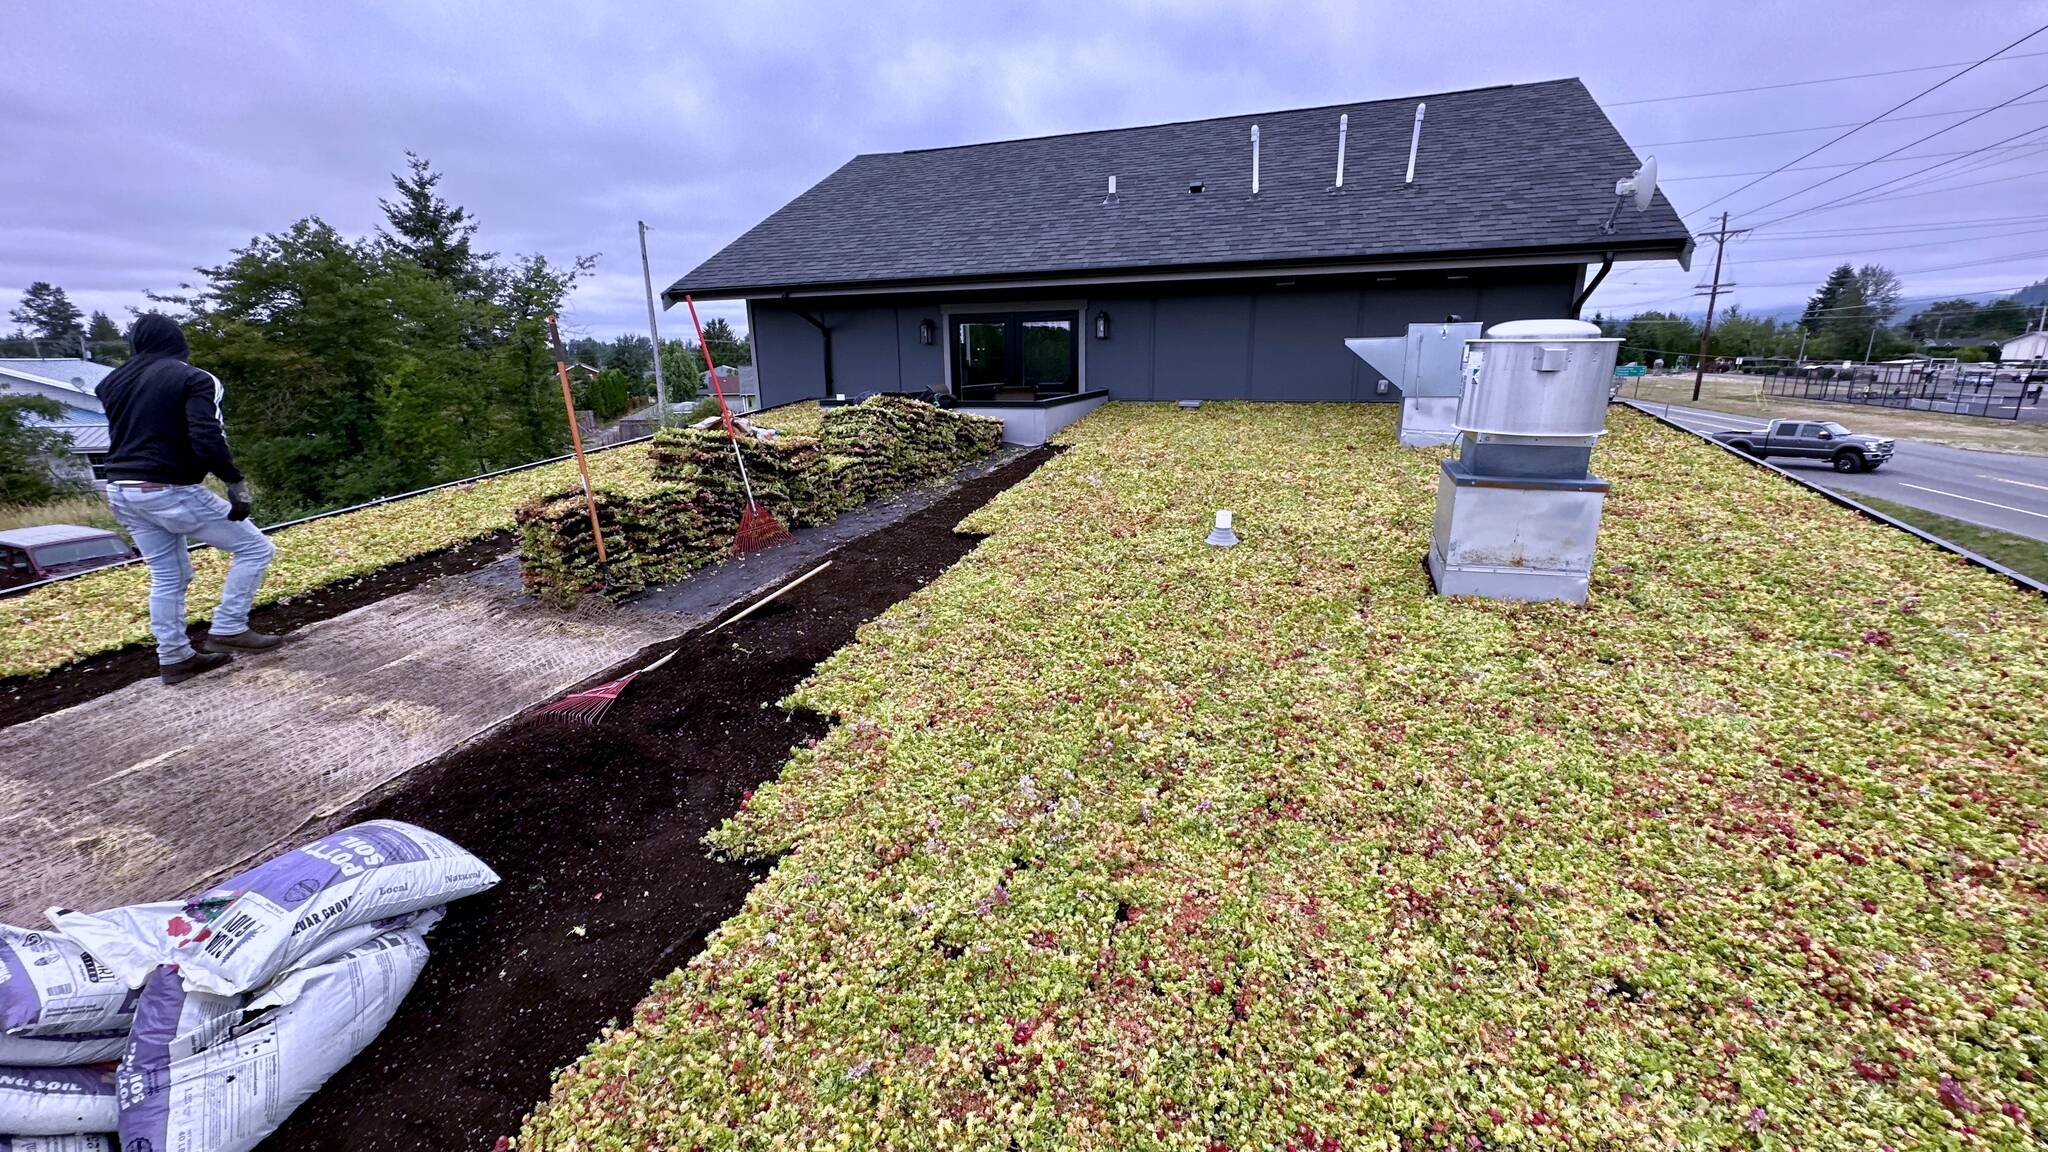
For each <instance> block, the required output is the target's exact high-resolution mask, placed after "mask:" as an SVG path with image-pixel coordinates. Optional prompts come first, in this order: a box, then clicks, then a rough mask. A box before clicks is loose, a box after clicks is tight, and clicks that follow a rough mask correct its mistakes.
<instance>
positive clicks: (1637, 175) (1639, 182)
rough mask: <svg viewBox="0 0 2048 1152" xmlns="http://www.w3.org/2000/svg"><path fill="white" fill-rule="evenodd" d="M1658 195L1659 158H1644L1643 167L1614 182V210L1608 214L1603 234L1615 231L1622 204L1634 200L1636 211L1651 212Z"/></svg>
mask: <svg viewBox="0 0 2048 1152" xmlns="http://www.w3.org/2000/svg"><path fill="white" fill-rule="evenodd" d="M1656 195H1657V158H1656V157H1655V156H1645V157H1643V165H1642V167H1640V168H1637V169H1636V170H1635V172H1633V173H1632V174H1630V175H1629V176H1627V177H1626V178H1624V179H1621V180H1616V181H1615V182H1614V209H1613V211H1611V212H1609V213H1608V214H1607V224H1606V226H1605V227H1603V228H1602V229H1601V231H1602V232H1612V231H1614V218H1615V216H1617V215H1619V214H1620V213H1621V202H1622V201H1623V200H1633V201H1634V202H1635V206H1636V211H1638V212H1647V211H1649V210H1650V201H1651V200H1652V199H1654V198H1655V197H1656Z"/></svg>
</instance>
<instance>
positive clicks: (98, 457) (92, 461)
mask: <svg viewBox="0 0 2048 1152" xmlns="http://www.w3.org/2000/svg"><path fill="white" fill-rule="evenodd" d="M80 455H81V456H84V457H85V464H86V467H88V468H90V469H92V478H93V479H95V480H99V481H103V482H104V481H105V480H106V478H107V454H106V453H105V452H81V453H80Z"/></svg>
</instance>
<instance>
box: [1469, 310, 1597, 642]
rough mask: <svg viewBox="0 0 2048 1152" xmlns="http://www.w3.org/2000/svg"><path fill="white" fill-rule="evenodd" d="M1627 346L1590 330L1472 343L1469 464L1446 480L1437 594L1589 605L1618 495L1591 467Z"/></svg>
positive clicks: (1529, 332) (1552, 330)
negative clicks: (1604, 513)
mask: <svg viewBox="0 0 2048 1152" xmlns="http://www.w3.org/2000/svg"><path fill="white" fill-rule="evenodd" d="M1620 343H1621V341H1620V340H1618V339H1611V338H1607V337H1603V336H1601V335H1600V329H1599V328H1598V327H1597V326H1595V325H1592V324H1588V323H1585V322H1583V321H1579V320H1517V321H1512V322H1509V323H1506V324H1496V325H1494V326H1493V327H1492V328H1490V329H1488V330H1487V332H1486V335H1485V336H1483V337H1481V338H1480V339H1476V340H1473V341H1471V343H1470V353H1471V354H1470V357H1469V359H1468V362H1469V363H1473V364H1476V371H1475V372H1474V375H1473V377H1472V380H1471V382H1470V383H1469V384H1468V385H1467V386H1466V388H1465V390H1464V395H1463V396H1462V397H1461V398H1460V399H1459V401H1458V406H1457V416H1456V424H1457V429H1458V433H1457V438H1458V455H1457V457H1456V458H1454V459H1450V460H1446V461H1444V462H1443V466H1442V471H1441V473H1440V475H1439V476H1438V479H1437V499H1436V523H1435V528H1434V531H1433V532H1432V534H1431V540H1430V549H1429V571H1430V575H1431V576H1432V578H1434V579H1435V581H1436V587H1437V591H1438V592H1441V593H1443V594H1445V595H1448V596H1486V597H1490V598H1493V599H1501V600H1565V601H1570V602H1572V603H1580V602H1583V601H1584V600H1585V599H1586V586H1587V582H1588V580H1589V579H1590V578H1591V576H1592V571H1593V543H1594V539H1595V538H1596V537H1597V536H1598V535H1599V531H1600V513H1601V509H1602V506H1603V504H1604V503H1605V501H1606V497H1607V482H1606V481H1605V480H1601V479H1599V478H1598V477H1596V476H1594V475H1592V473H1591V472H1590V471H1589V468H1590V465H1591V462H1592V455H1593V446H1594V444H1595V443H1596V442H1598V440H1599V437H1600V436H1601V434H1602V433H1604V432H1606V430H1607V392H1608V387H1609V383H1610V378H1611V377H1612V376H1613V374H1614V356H1615V352H1616V351H1617V348H1618V346H1619V345H1620Z"/></svg>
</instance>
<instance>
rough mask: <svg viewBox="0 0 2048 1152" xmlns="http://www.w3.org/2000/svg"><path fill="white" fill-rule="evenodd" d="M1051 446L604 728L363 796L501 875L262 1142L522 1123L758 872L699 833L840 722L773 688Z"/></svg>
mask: <svg viewBox="0 0 2048 1152" xmlns="http://www.w3.org/2000/svg"><path fill="white" fill-rule="evenodd" d="M1048 452H1049V450H1040V451H1038V452H1035V453H1033V454H1031V455H1029V456H1026V457H1024V458H1022V459H1020V460H1018V461H1016V462H1014V463H1012V464H1010V465H1009V466H1007V467H1005V468H1002V469H999V470H998V471H996V472H994V473H992V474H990V475H988V476H986V477H982V478H980V479H976V480H971V481H968V482H967V483H965V484H963V485H962V486H961V487H960V488H958V489H956V490H955V491H953V492H952V493H950V494H948V495H947V496H945V497H944V498H942V499H940V500H939V501H938V502H937V503H936V504H934V505H933V506H931V507H930V508H927V509H925V510H924V511H921V512H918V513H915V514H913V515H911V516H910V517H908V518H907V519H905V520H903V521H901V522H899V523H897V524H896V525H894V526H892V527H888V528H884V529H882V530H880V531H877V532H875V533H873V534H871V535H869V536H865V537H862V538H860V539H858V540H854V541H852V542H850V543H848V544H846V545H844V546H843V547H841V548H840V549H839V550H838V551H837V552H835V553H833V554H832V557H831V559H832V568H831V570H830V571H828V572H826V573H825V574H824V575H822V576H819V577H818V578H817V579H815V580H812V581H810V582H808V583H806V584H804V585H803V586H802V587H800V588H797V589H795V590H794V591H792V592H791V593H790V594H789V595H787V596H785V597H783V598H782V599H779V600H777V601H775V602H774V603H773V604H771V605H770V606H768V607H767V608H764V609H762V610H761V611H759V612H757V613H755V614H754V615H752V616H750V617H748V618H747V619H746V620H744V621H742V622H741V623H739V624H737V625H734V626H733V627H730V628H727V629H726V630H725V631H723V632H720V633H718V634H717V635H715V636H714V635H707V634H705V633H703V632H699V633H696V634H693V635H692V636H690V637H688V638H686V639H685V640H684V641H682V642H681V651H680V653H679V654H678V655H677V656H676V658H675V659H674V660H672V661H671V662H670V663H669V664H668V665H667V666H666V667H664V668H661V669H659V670H657V671H655V672H652V673H649V674H648V675H645V676H642V677H641V678H640V679H638V680H636V681H635V682H634V683H633V685H632V686H631V687H630V688H629V689H628V690H627V691H626V692H625V694H624V695H623V696H622V697H621V698H620V700H619V701H618V703H617V704H616V705H615V706H614V707H613V708H612V711H611V712H610V713H609V714H608V715H607V716H606V717H605V719H604V721H603V722H602V723H601V724H599V725H597V726H595V727H582V726H572V725H568V724H564V723H561V722H556V721H538V722H519V723H515V724H514V725H513V726H511V727H508V728H505V729H501V730H500V731H499V732H498V733H496V734H494V735H493V736H491V737H489V738H487V739H485V740H483V741H481V742H479V743H477V744H474V745H471V746H470V747H468V748H465V749H462V750H460V751H458V752H455V753H453V754H451V755H449V756H447V757H444V758H443V759H441V760H439V761H436V762H435V763H433V764H431V765H428V766H426V767H423V768H420V769H418V770H416V771H414V772H412V773H411V774H409V775H408V776H407V777H405V778H404V779H403V780H402V781H401V782H400V783H399V784H398V785H397V787H396V791H395V792H393V793H391V794H389V795H387V796H385V797H383V798H381V799H378V800H374V801H372V802H371V803H370V804H369V805H368V806H367V809H366V810H365V811H362V812H360V813H357V814H354V815H355V816H356V818H360V819H371V818H386V819H396V820H405V821H409V822H412V823H416V824H420V825H422V826H424V827H427V828H430V829H433V830H434V831H435V832H438V833H440V834H442V835H444V836H448V837H450V838H452V839H453V840H455V841H456V842H457V843H459V844H462V845H463V846H465V847H467V848H469V849H470V850H471V851H474V852H475V853H477V855H479V856H481V857H482V858H483V859H484V860H485V861H486V862H488V863H489V864H490V865H491V866H492V867H493V868H495V869H497V870H498V872H499V873H500V875H501V876H502V877H503V882H502V883H500V884H499V885H498V887H497V888H495V889H494V890H492V891H491V892H489V893H487V894H485V895H483V896H479V897H476V898H473V899H469V900H463V901H459V902H457V903H456V904H455V905H453V906H452V907H451V908H450V909H449V915H448V918H447V919H446V920H444V921H443V922H442V923H441V925H440V926H439V927H437V928H436V929H435V930H434V933H433V935H432V936H431V937H429V938H428V941H427V942H428V945H429V947H430V948H431V949H432V958H431V959H430V960H429V962H428V964H427V968H426V972H425V973H424V974H423V975H422V976H421V977H420V981H419V983H418V984H417V985H416V986H415V987H414V988H413V991H412V994H411V995H410V996H409V997H408V998H407V1000H406V1002H405V1004H404V1006H403V1007H402V1008H401V1010H400V1013H399V1016H398V1018H397V1019H396V1020H394V1021H393V1022H392V1023H391V1026H390V1027H389V1028H387V1029H386V1030H385V1032H384V1034H383V1035H382V1036H380V1037H379V1038H378V1039H377V1041H376V1042H375V1043H373V1044H372V1045H371V1046H370V1047H369V1048H368V1049H367V1050H365V1051H364V1052H363V1053H362V1054H361V1055H360V1056H358V1057H357V1058H356V1060H355V1061H354V1062H353V1063H351V1064H350V1065H349V1066H348V1067H347V1068H345V1069H343V1070H342V1071H341V1072H340V1073H339V1074H338V1075H336V1076H335V1077H334V1079H333V1080H331V1081H330V1082H329V1083H328V1084H327V1086H326V1087H325V1088H323V1089H322V1090H321V1091H320V1093H319V1094H318V1095H317V1096H315V1097H314V1098H313V1099H312V1100H310V1101H308V1102H307V1103H306V1105H305V1106H304V1107H302V1108H300V1109H299V1110H298V1112H297V1113H296V1114H295V1115H293V1116H292V1118H291V1119H290V1120H289V1121H288V1122H287V1123H286V1125H285V1126H284V1128H282V1129H281V1130H280V1131H279V1132H278V1133H277V1134H276V1135H275V1136H273V1137H272V1138H271V1139H270V1140H268V1141H266V1142H265V1143H264V1146H263V1147H264V1152H304V1150H311V1149H335V1150H339V1149H348V1150H350V1152H374V1150H386V1149H388V1150H391V1152H398V1150H401V1149H402V1150H405V1152H412V1150H414V1149H420V1148H433V1149H447V1150H451V1152H452V1150H458V1149H475V1150H479V1152H480V1150H483V1149H488V1148H490V1147H492V1145H493V1144H494V1143H495V1142H496V1140H497V1139H498V1138H499V1137H500V1136H507V1135H512V1134H514V1133H515V1132H516V1131H517V1129H518V1127H519V1123H520V1121H521V1119H522V1118H523V1117H524V1116H525V1115H526V1113H527V1112H528V1111H529V1110H530V1109H531V1108H532V1107H533V1106H534V1105H535V1104H537V1103H538V1102H539V1101H540V1100H541V1099H542V1098H543V1097H545V1096H546V1094H547V1091H548V1086H549V1082H550V1080H551V1078H552V1075H553V1073H554V1071H555V1070H556V1069H557V1068H560V1067H561V1066H563V1065H565V1064H567V1063H569V1062H570V1061H572V1060H574V1059H575V1058H576V1057H577V1056H579V1055H580V1054H581V1053H582V1052H583V1051H584V1049H585V1047H586V1046H588V1045H589V1043H590V1042H591V1040H592V1039H594V1038H595V1037H596V1035H597V1032H598V1030H599V1029H600V1028H601V1027H603V1026H604V1025H605V1023H606V1022H607V1021H615V1020H616V1021H623V1020H625V1019H627V1018H628V1017H629V1016H630V1014H631V1012H632V1009H633V1005H634V1004H635V1003H636V1002H638V1001H639V999H640V998H641V997H642V996H644V995H645V994H646V993H647V991H648V989H649V987H650V985H652V984H653V982H654V981H655V980H656V979H658V978H660V977H661V976H663V975H666V974H667V973H669V972H671V971H673V970H674V969H676V968H678V967H680V966H682V965H683V964H684V963H686V962H687V961H688V960H689V959H690V958H691V957H692V956H694V955H696V953H697V951H698V949H700V948H701V947H702V946H703V944H704V939H705V937H706V936H707V935H708V934H709V933H710V932H711V930H712V929H713V928H716V927H717V926H718V925H719V924H720V923H722V922H724V921H725V920H726V919H727V918H728V917H729V916H731V915H732V914H733V913H734V912H735V911H737V910H738V909H739V906H740V902H741V901H742V900H743V899H744V898H745V897H746V894H747V891H748V889H750V888H752V887H753V885H754V884H755V883H756V882H757V881H758V880H760V879H761V877H762V875H763V874H764V870H763V869H762V868H760V867H747V866H743V865H739V864H734V863H730V862H726V861H721V860H716V859H713V858H712V857H711V856H710V855H709V853H708V852H707V850H706V849H705V848H704V846H703V844H702V843H701V841H702V838H703V836H704V834H705V833H707V832H709V831H710V830H711V829H713V828H714V827H716V826H717V825H718V824H719V823H720V822H721V821H722V820H724V819H725V818H726V817H727V816H729V815H730V814H731V813H732V812H733V811H734V810H735V809H736V808H737V807H738V806H739V803H740V800H741V799H742V797H744V796H745V794H746V793H747V792H749V791H751V790H752V789H754V788H756V787H758V786H760V785H761V784H762V783H763V782H765V781H767V780H769V779H771V778H773V777H774V776H775V774H776V773H777V772H778V771H779V770H780V769H781V767H782V764H783V762H784V761H785V760H786V759H787V758H788V755H789V751H790V749H791V748H792V747H794V746H796V745H798V744H801V743H802V742H804V741H806V740H812V739H815V738H817V737H818V736H820V735H822V734H823V733H824V732H825V730H826V727H827V723H826V721H825V719H824V718H822V717H818V716H814V715H810V714H794V715H793V714H790V713H787V712H785V711H783V710H782V709H780V708H777V707H775V706H774V702H775V701H777V700H779V699H780V698H782V697H783V696H784V695H785V694H787V693H788V692H789V690H790V689H791V688H793V687H795V686H796V684H797V683H798V682H799V681H801V680H802V679H803V678H804V677H805V676H806V675H808V674H809V673H810V671H811V669H812V668H813V667H815V666H816V665H817V663H818V662H819V661H820V660H823V659H824V658H825V657H826V656H829V655H831V654H832V653H833V652H834V651H836V650H837V649H839V648H840V647H842V646H844V645H845V644H846V643H847V642H848V641H849V640H851V639H852V638H853V633H854V629H856V628H858V627H859V626H860V625H861V624H862V623H864V622H866V621H868V620H871V619H873V618H874V617H875V616H877V615H879V614H880V613H881V612H882V610H883V609H885V608H887V607H889V606H890V605H891V604H894V603H896V602H897V601H899V600H901V599H903V598H904V597H906V596H908V595H910V594H911V593H912V592H914V591H916V590H917V589H918V588H920V587H922V586H923V585H924V584H926V583H928V582H929V581H930V580H931V579H932V578H933V577H935V576H937V575H938V574H939V573H940V572H941V571H943V570H944V569H945V568H947V567H948V566H950V565H951V564H952V563H953V562H954V561H956V560H958V559H959V558H960V557H961V556H963V555H965V554H966V553H967V552H968V551H969V550H970V549H971V548H973V546H974V543H975V541H974V539H973V538H971V537H966V536H960V535H957V534H955V533H954V532H953V530H952V529H953V525H954V524H956V523H958V522H959V521H960V519H961V517H963V516H965V515H966V514H967V513H968V512H970V511H972V510H973V509H975V508H977V507H979V506H981V505H982V504H983V503H985V502H987V501H988V499H989V498H990V497H992V496H994V495H995V494H996V493H997V492H999V491H1001V490H1002V489H1004V488H1006V487H1008V486H1009V485H1011V484H1013V483H1015V482H1017V481H1018V480H1020V479H1022V478H1023V477H1024V476H1025V475H1026V474H1028V473H1029V472H1030V471H1031V470H1032V469H1033V468H1035V467H1037V466H1038V464H1039V463H1040V462H1042V461H1043V460H1044V459H1045V458H1046V455H1047V454H1048ZM664 647H665V646H664ZM656 651H657V650H650V651H649V652H647V653H643V654H642V655H641V656H639V657H636V659H635V660H634V661H633V662H632V664H631V665H630V667H639V666H640V665H641V664H643V663H645V662H646V660H647V659H649V658H651V657H652V656H653V655H654V654H655V652H656ZM619 671H620V670H614V671H613V672H610V673H607V674H606V675H603V676H599V677H596V678H594V679H593V682H601V681H603V680H605V679H609V678H611V677H613V676H616V675H618V674H619ZM764 705H765V706H764Z"/></svg>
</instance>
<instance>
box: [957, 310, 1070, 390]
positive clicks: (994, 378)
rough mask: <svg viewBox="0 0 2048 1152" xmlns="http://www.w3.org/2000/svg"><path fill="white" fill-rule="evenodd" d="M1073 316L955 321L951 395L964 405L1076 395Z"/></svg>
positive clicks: (1040, 314)
mask: <svg viewBox="0 0 2048 1152" xmlns="http://www.w3.org/2000/svg"><path fill="white" fill-rule="evenodd" d="M1080 327H1081V324H1080V316H1079V314H1078V313H1074V312H993V313H986V314H977V315H955V316H954V317H953V318H952V322H951V328H952V331H951V341H950V343H951V346H952V357H953V394H954V395H955V396H957V397H959V398H960V400H961V401H963V402H965V403H973V402H976V401H981V402H984V403H986V402H990V401H994V402H1013V401H1027V400H1043V399H1046V398H1047V397H1051V396H1069V395H1072V394H1073V393H1075V392H1078V391H1080V389H1081V362H1080V354H1081V347H1080Z"/></svg>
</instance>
